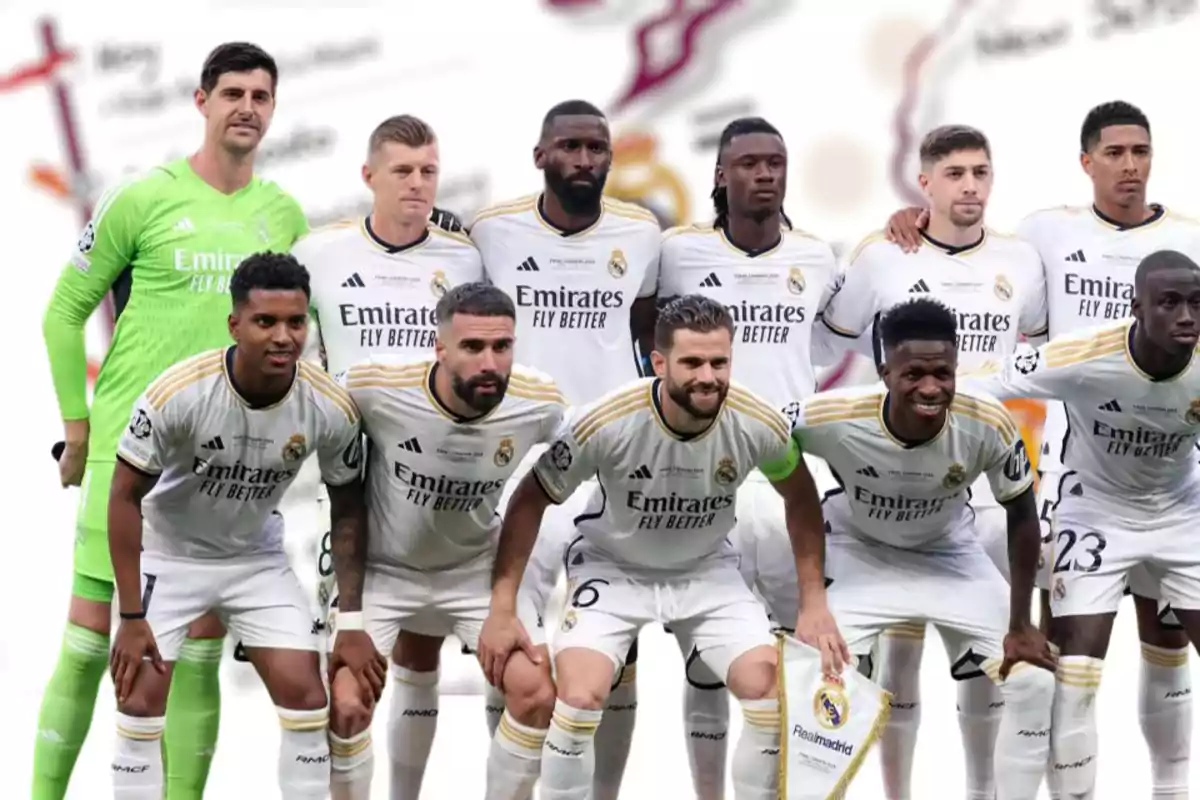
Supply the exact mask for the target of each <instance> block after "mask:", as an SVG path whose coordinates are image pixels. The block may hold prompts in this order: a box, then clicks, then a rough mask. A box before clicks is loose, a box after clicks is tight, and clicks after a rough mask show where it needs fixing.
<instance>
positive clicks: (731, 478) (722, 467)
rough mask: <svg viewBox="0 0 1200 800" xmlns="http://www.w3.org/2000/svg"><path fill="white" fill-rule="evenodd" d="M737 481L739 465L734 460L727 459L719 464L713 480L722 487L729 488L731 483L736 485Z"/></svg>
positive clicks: (723, 459)
mask: <svg viewBox="0 0 1200 800" xmlns="http://www.w3.org/2000/svg"><path fill="white" fill-rule="evenodd" d="M737 479H738V471H737V465H735V464H734V463H733V459H732V458H729V457H725V458H722V459H721V460H720V461H718V462H717V469H716V471H715V472H714V473H713V480H715V481H716V482H717V483H719V484H721V485H722V486H728V485H729V484H731V483H735V482H736V481H737Z"/></svg>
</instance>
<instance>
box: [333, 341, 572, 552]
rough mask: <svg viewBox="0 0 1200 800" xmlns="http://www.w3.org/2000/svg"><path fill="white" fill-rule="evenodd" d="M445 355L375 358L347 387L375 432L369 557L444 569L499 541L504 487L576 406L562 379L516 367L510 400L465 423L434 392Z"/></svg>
mask: <svg viewBox="0 0 1200 800" xmlns="http://www.w3.org/2000/svg"><path fill="white" fill-rule="evenodd" d="M437 369H438V366H437V361H436V360H434V359H432V358H428V357H427V358H423V359H408V358H404V357H401V356H394V355H376V356H371V357H369V358H367V359H365V360H363V361H361V362H359V363H357V364H354V365H353V366H351V367H350V369H349V370H348V371H347V372H346V375H345V379H344V380H345V385H346V389H347V390H348V391H349V393H350V396H351V397H352V398H353V399H354V402H355V403H356V404H357V406H358V408H359V410H360V412H361V413H362V418H363V422H362V425H363V430H364V431H365V432H366V434H367V439H368V441H369V446H368V448H367V453H368V455H367V519H368V530H369V534H368V544H367V561H368V563H370V564H371V565H372V566H381V567H383V568H387V567H388V566H389V565H393V566H403V567H406V568H408V569H418V570H443V569H448V568H450V567H455V566H458V565H460V564H463V563H465V562H467V561H470V560H472V559H474V558H476V557H478V556H479V555H481V554H482V553H485V552H487V551H489V550H491V549H493V548H494V547H495V544H496V537H497V535H498V534H499V532H500V516H499V514H497V512H496V509H497V506H498V505H499V501H500V495H501V493H502V492H503V490H504V485H505V483H506V482H507V481H508V479H509V478H510V477H511V476H512V474H513V472H514V471H516V469H517V465H518V464H520V463H521V460H522V459H523V458H524V457H525V454H526V453H528V452H529V449H530V448H531V447H533V446H534V445H535V444H539V443H543V442H546V441H549V439H550V438H551V437H552V436H553V435H554V433H555V431H556V430H557V429H558V427H559V424H560V422H561V421H562V419H563V413H564V410H565V408H566V403H565V401H564V400H563V397H562V395H561V394H559V392H558V388H557V387H556V386H555V385H554V381H552V380H551V379H550V378H548V377H546V376H545V375H543V374H541V373H540V372H536V371H534V370H531V369H526V368H525V367H521V366H518V365H514V366H513V370H512V374H511V376H510V377H509V381H508V391H507V392H506V393H505V395H504V399H503V400H502V401H501V402H500V405H498V406H496V407H495V408H494V409H492V411H490V412H489V413H488V414H486V415H485V416H483V417H480V418H476V419H470V420H467V419H463V418H461V417H458V416H456V415H455V414H454V413H453V412H451V411H449V410H448V409H447V408H446V407H445V406H444V405H443V404H442V403H441V402H439V400H438V399H437V396H436V395H435V394H434V390H433V380H434V375H435V374H436V370H437Z"/></svg>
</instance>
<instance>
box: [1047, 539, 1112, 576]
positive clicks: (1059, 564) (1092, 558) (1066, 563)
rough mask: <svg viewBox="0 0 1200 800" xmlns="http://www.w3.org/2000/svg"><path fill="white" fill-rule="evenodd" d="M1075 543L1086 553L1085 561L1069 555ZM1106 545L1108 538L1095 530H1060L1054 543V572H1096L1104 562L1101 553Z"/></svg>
mask: <svg viewBox="0 0 1200 800" xmlns="http://www.w3.org/2000/svg"><path fill="white" fill-rule="evenodd" d="M1075 545H1079V548H1080V549H1081V550H1083V552H1084V553H1086V554H1087V555H1088V557H1089V559H1088V560H1087V561H1080V560H1079V559H1077V558H1074V557H1073V556H1072V555H1071V552H1072V551H1073V550H1074V549H1075ZM1107 546H1108V540H1107V539H1105V538H1104V534H1103V533H1097V532H1095V531H1090V532H1088V533H1076V532H1075V531H1072V530H1061V531H1059V532H1058V537H1057V539H1056V541H1055V543H1054V551H1055V557H1054V572H1056V573H1058V572H1071V571H1074V572H1096V571H1097V570H1098V569H1100V565H1101V564H1103V563H1104V561H1103V559H1102V558H1101V553H1103V552H1104V548H1105V547H1107Z"/></svg>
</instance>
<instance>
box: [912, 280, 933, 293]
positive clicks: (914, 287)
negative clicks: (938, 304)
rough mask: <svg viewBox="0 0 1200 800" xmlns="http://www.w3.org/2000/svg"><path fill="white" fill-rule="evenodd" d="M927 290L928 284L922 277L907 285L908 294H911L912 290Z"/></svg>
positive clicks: (923, 291)
mask: <svg viewBox="0 0 1200 800" xmlns="http://www.w3.org/2000/svg"><path fill="white" fill-rule="evenodd" d="M928 291H929V284H928V283H926V282H925V279H924V278H922V279H921V280H919V281H917V282H916V283H914V284H913V285H912V286H910V287H908V292H909V294H912V293H914V292H920V293H926V292H928Z"/></svg>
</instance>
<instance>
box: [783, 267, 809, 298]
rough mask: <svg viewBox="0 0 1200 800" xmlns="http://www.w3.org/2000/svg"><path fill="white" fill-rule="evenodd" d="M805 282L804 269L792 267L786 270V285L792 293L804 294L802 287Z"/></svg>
mask: <svg viewBox="0 0 1200 800" xmlns="http://www.w3.org/2000/svg"><path fill="white" fill-rule="evenodd" d="M806 285H807V284H805V282H804V270H802V269H800V268H799V267H792V268H791V269H790V270H788V277H787V287H788V291H789V292H791V293H792V294H804V287H805V286H806Z"/></svg>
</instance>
